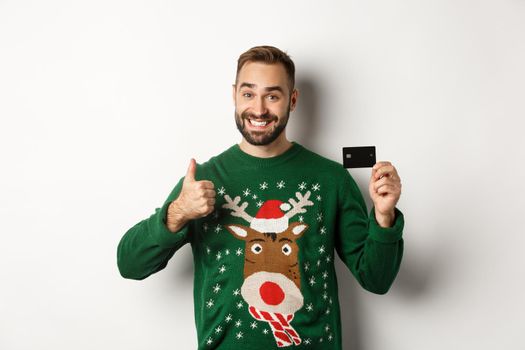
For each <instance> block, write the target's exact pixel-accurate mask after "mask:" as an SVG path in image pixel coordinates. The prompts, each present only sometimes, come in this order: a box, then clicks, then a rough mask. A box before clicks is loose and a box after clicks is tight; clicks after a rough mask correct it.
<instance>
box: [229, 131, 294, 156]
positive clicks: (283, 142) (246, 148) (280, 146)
mask: <svg viewBox="0 0 525 350" xmlns="http://www.w3.org/2000/svg"><path fill="white" fill-rule="evenodd" d="M281 136H282V137H281ZM239 147H240V148H241V150H242V151H243V152H245V153H248V154H249V155H251V156H254V157H259V158H270V157H275V156H278V155H280V154H283V153H284V152H286V151H287V150H288V149H289V148H290V147H292V143H291V142H290V141H288V139H287V138H286V136H284V132H283V133H282V134H281V135H280V136H279V137H278V138H277V139H275V141H273V142H272V143H270V144H268V145H264V146H255V145H252V144H251V143H249V142H248V141H246V139H245V138H243V139H242V141H241V143H240V144H239Z"/></svg>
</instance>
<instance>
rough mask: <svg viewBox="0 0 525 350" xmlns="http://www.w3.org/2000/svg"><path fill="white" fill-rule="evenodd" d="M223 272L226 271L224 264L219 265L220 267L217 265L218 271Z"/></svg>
mask: <svg viewBox="0 0 525 350" xmlns="http://www.w3.org/2000/svg"><path fill="white" fill-rule="evenodd" d="M224 272H226V266H224V265H221V267H219V273H224Z"/></svg>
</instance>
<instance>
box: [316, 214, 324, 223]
mask: <svg viewBox="0 0 525 350" xmlns="http://www.w3.org/2000/svg"><path fill="white" fill-rule="evenodd" d="M317 221H319V222H321V221H323V213H317Z"/></svg>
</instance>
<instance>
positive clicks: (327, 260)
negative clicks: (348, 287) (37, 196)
mask: <svg viewBox="0 0 525 350" xmlns="http://www.w3.org/2000/svg"><path fill="white" fill-rule="evenodd" d="M330 261H332V257H331V256H330V255H328V256H327V257H326V262H327V263H329V262H330Z"/></svg>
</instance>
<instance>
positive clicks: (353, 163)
mask: <svg viewBox="0 0 525 350" xmlns="http://www.w3.org/2000/svg"><path fill="white" fill-rule="evenodd" d="M375 163H376V147H375V146H365V147H343V166H344V167H345V168H371V167H373V166H374V164H375Z"/></svg>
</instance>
